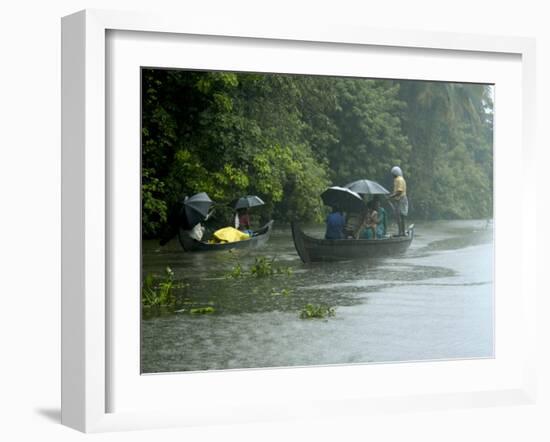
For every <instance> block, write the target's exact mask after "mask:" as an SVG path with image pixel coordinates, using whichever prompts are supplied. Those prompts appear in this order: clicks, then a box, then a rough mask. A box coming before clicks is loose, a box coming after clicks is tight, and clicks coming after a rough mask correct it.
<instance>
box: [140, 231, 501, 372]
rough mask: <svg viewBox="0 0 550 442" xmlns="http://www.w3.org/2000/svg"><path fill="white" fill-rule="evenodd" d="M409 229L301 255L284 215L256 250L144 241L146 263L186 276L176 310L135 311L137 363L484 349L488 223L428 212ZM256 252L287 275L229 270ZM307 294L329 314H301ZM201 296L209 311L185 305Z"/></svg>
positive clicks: (153, 368)
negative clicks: (398, 250)
mask: <svg viewBox="0 0 550 442" xmlns="http://www.w3.org/2000/svg"><path fill="white" fill-rule="evenodd" d="M308 232H309V233H312V234H314V235H317V236H322V233H323V232H322V229H321V228H319V227H317V228H315V227H314V228H312V229H308ZM416 233H417V234H416V237H415V240H414V241H413V244H412V245H411V248H410V249H409V250H408V251H407V252H406V253H405V254H404V255H402V256H399V257H392V258H386V259H378V260H376V261H369V260H366V261H349V262H336V263H316V264H309V265H305V264H303V263H302V262H301V261H300V259H299V257H298V255H297V254H296V251H295V249H294V245H293V243H292V237H291V233H290V229H289V228H288V226H287V227H281V226H279V228H278V229H277V228H276V229H275V231H274V232H273V235H272V237H271V239H270V241H269V243H268V244H267V246H266V247H265V248H264V249H261V250H256V251H251V252H248V253H237V254H236V256H234V255H232V254H231V253H229V252H221V253H185V252H183V251H182V249H181V248H180V246H179V244H178V243H177V241H172V242H171V243H169V244H168V245H167V246H165V247H163V248H160V247H158V245H157V244H156V243H155V242H148V241H145V242H144V244H143V266H144V272H153V273H158V274H160V273H162V271H163V270H164V268H165V267H166V266H167V265H168V266H170V267H171V268H172V269H173V270H174V272H175V277H176V279H179V280H184V281H186V282H187V283H188V284H189V286H188V287H187V288H182V289H179V291H178V297H179V300H180V305H182V306H183V307H182V308H181V309H180V310H181V311H180V312H179V313H175V314H170V315H164V316H159V317H154V318H150V319H144V320H142V349H141V350H142V351H141V363H142V367H141V368H142V372H144V373H153V372H167V371H186V370H205V369H227V368H250V367H281V366H297V365H300V366H303V365H325V364H347V363H361V362H362V363H364V362H389V361H411V360H427V359H429V360H433V359H448V358H473V357H491V356H492V355H493V321H494V317H493V282H492V281H493V243H492V230H491V226H490V225H489V224H488V223H487V222H486V221H452V222H434V223H425V224H417V226H416ZM258 256H268V257H275V258H276V263H279V264H280V265H281V266H284V267H290V268H291V270H292V272H291V275H290V276H288V275H284V274H283V275H276V276H273V277H269V278H263V279H260V278H253V277H248V278H239V279H232V278H227V277H226V275H227V273H228V272H229V271H230V270H231V269H232V268H233V267H234V265H235V264H236V260H239V262H240V263H241V264H242V265H243V266H244V267H248V266H250V265H251V264H252V263H253V262H254V258H255V257H258ZM307 303H312V304H326V305H329V306H332V307H335V308H336V315H335V317H332V318H329V319H326V320H323V319H320V320H319V319H316V320H302V319H300V318H299V312H300V310H301V309H302V308H303V307H304V305H305V304H307ZM206 305H209V306H213V307H214V308H215V313H213V314H209V315H190V314H189V309H191V308H193V307H197V306H206Z"/></svg>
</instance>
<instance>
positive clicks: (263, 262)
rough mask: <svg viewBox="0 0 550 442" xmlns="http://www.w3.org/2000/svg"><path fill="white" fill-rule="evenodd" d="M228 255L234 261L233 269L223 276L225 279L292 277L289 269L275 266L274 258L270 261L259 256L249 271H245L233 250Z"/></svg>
mask: <svg viewBox="0 0 550 442" xmlns="http://www.w3.org/2000/svg"><path fill="white" fill-rule="evenodd" d="M229 253H230V254H231V256H232V257H233V259H234V260H235V265H234V266H233V268H232V269H231V270H230V271H229V272H227V273H226V274H225V277H226V278H235V279H236V278H242V277H245V276H254V277H256V278H266V277H270V276H275V275H287V276H290V275H292V268H291V267H283V266H278V265H276V264H275V261H276V258H275V257H273V258H271V259H269V258H267V257H265V256H259V257H257V258H255V259H254V264H252V266H251V267H250V270H248V271H247V270H246V269H245V267H244V266H243V265H242V264H241V262H240V261H239V258H238V257H237V255H236V254H235V253H233V250H230V251H229Z"/></svg>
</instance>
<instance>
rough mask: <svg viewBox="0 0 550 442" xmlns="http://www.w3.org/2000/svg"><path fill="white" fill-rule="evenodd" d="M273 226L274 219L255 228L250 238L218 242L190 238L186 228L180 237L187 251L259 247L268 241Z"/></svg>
mask: <svg viewBox="0 0 550 442" xmlns="http://www.w3.org/2000/svg"><path fill="white" fill-rule="evenodd" d="M272 228H273V220H271V221H269V222H268V223H267V224H266V225H264V226H263V227H261V228H260V229H258V230H255V231H254V234H253V235H252V236H251V237H250V238H249V239H245V240H242V241H235V242H227V243H218V244H216V243H208V242H205V241H197V240H196V239H193V238H190V237H189V235H188V233H187V232H186V231H185V230H182V229H180V231H179V234H178V239H179V241H180V244H181V246H182V247H183V249H184V250H185V251H186V252H214V251H217V250H231V249H247V248H257V247H261V246H263V245H264V244H265V243H266V242H267V241H268V239H269V235H270V234H271V230H272Z"/></svg>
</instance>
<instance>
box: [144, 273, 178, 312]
mask: <svg viewBox="0 0 550 442" xmlns="http://www.w3.org/2000/svg"><path fill="white" fill-rule="evenodd" d="M181 286H182V285H181V284H177V283H174V271H173V270H172V269H171V268H170V267H166V269H165V272H164V276H163V277H162V278H160V279H155V278H154V276H153V275H152V274H151V273H148V274H147V275H145V278H144V279H143V284H142V288H141V302H142V305H143V306H144V307H173V306H174V305H175V304H176V296H175V294H174V288H176V287H181Z"/></svg>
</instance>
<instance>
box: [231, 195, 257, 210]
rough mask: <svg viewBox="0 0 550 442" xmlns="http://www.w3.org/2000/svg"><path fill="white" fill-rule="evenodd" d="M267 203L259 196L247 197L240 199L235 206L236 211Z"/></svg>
mask: <svg viewBox="0 0 550 442" xmlns="http://www.w3.org/2000/svg"><path fill="white" fill-rule="evenodd" d="M264 204H265V203H264V202H263V201H262V199H261V198H260V197H259V196H256V195H247V196H243V197H241V198H239V199H238V200H237V201H235V204H234V205H233V206H234V207H235V209H246V208H248V207H257V206H263V205H264Z"/></svg>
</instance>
